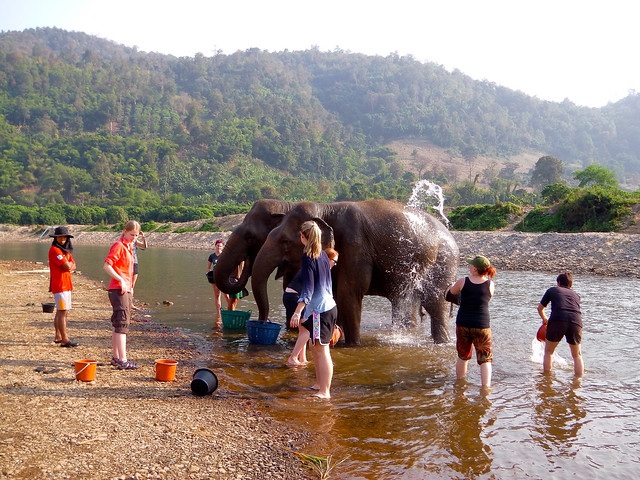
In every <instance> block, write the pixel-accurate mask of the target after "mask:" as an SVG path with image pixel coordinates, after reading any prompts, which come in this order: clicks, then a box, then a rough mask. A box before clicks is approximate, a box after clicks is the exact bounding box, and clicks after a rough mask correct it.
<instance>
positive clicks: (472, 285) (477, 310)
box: [448, 255, 496, 388]
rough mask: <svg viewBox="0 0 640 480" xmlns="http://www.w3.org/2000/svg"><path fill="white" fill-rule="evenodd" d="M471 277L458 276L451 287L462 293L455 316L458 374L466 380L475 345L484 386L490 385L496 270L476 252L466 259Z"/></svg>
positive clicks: (454, 293) (451, 291)
mask: <svg viewBox="0 0 640 480" xmlns="http://www.w3.org/2000/svg"><path fill="white" fill-rule="evenodd" d="M467 263H468V264H469V276H468V277H463V278H460V279H458V280H457V281H456V282H455V283H454V284H453V285H451V286H450V287H449V289H448V290H449V293H451V294H452V295H457V294H458V293H460V308H459V309H458V315H457V317H456V349H457V351H458V359H457V361H456V377H457V379H458V380H463V379H464V378H465V377H466V375H467V362H468V361H469V359H471V351H472V346H473V347H475V349H476V359H477V361H478V365H480V378H481V381H482V387H484V388H490V387H491V362H492V360H493V349H492V347H491V326H490V317H489V301H490V300H491V298H492V297H493V292H494V289H495V286H494V284H493V280H492V279H493V277H494V275H495V274H496V269H495V268H493V267H492V266H491V263H490V262H489V259H488V258H486V257H483V256H482V255H477V256H475V257H473V258H470V259H468V260H467Z"/></svg>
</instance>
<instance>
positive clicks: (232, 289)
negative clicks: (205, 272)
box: [213, 251, 251, 294]
mask: <svg viewBox="0 0 640 480" xmlns="http://www.w3.org/2000/svg"><path fill="white" fill-rule="evenodd" d="M243 262H244V264H243ZM240 265H242V271H241V272H240V274H239V275H238V268H239V267H240ZM250 275H251V260H250V259H249V257H246V258H244V259H240V260H238V259H234V258H232V257H231V256H225V252H224V251H223V252H222V254H221V255H220V258H219V259H218V262H217V263H216V267H215V269H214V271H213V278H214V280H215V282H216V286H217V287H218V288H219V289H220V290H221V291H223V292H224V293H228V294H234V293H238V292H240V291H241V290H242V289H243V288H245V287H246V286H247V282H248V281H249V276H250Z"/></svg>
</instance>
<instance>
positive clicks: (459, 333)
mask: <svg viewBox="0 0 640 480" xmlns="http://www.w3.org/2000/svg"><path fill="white" fill-rule="evenodd" d="M472 346H473V347H476V359H477V360H478V365H482V364H483V363H487V362H491V361H493V348H492V347H491V329H490V328H470V327H460V326H458V325H456V350H457V351H458V357H459V358H461V359H462V360H469V359H471V350H472V348H471V347H472Z"/></svg>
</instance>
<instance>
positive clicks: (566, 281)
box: [538, 272, 584, 377]
mask: <svg viewBox="0 0 640 480" xmlns="http://www.w3.org/2000/svg"><path fill="white" fill-rule="evenodd" d="M556 282H557V284H558V286H557V287H551V288H550V289H549V290H547V291H546V292H545V293H544V295H543V297H542V300H540V303H539V304H538V315H540V318H542V323H543V324H544V325H547V337H546V339H545V344H544V360H543V362H542V366H543V369H544V371H545V372H550V371H551V357H552V356H553V352H554V351H555V350H556V347H557V346H558V344H559V343H560V340H562V337H565V338H566V339H567V343H568V344H569V347H570V348H571V356H572V357H573V370H574V372H575V374H576V377H581V376H582V374H583V373H584V363H583V362H582V352H581V349H580V342H581V341H582V313H581V311H580V295H578V294H577V293H576V292H574V291H573V290H571V286H572V285H573V275H571V273H570V272H565V273H561V274H560V275H558V277H557V278H556ZM549 302H551V315H550V316H549V318H548V319H547V316H546V315H545V313H544V309H545V308H546V307H547V305H549Z"/></svg>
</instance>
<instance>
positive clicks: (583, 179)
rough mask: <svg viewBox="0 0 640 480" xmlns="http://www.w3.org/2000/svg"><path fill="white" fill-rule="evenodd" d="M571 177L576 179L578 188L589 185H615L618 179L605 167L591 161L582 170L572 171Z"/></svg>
mask: <svg viewBox="0 0 640 480" xmlns="http://www.w3.org/2000/svg"><path fill="white" fill-rule="evenodd" d="M573 178H575V179H576V180H578V181H579V182H580V183H579V184H578V186H579V187H580V188H582V187H587V186H590V185H602V186H611V187H617V186H618V180H617V179H616V175H615V174H614V173H613V172H612V171H611V170H609V169H608V168H606V167H602V166H600V165H596V164H595V163H592V164H591V165H589V166H588V167H587V168H585V169H584V170H576V171H575V172H573Z"/></svg>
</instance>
